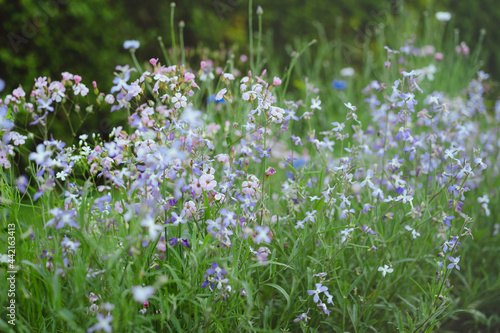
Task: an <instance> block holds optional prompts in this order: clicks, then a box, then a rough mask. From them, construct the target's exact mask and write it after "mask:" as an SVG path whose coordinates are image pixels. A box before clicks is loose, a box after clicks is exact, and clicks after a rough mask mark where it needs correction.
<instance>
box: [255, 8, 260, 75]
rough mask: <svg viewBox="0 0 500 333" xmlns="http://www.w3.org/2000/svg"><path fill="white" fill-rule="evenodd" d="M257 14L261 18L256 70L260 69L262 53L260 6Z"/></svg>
mask: <svg viewBox="0 0 500 333" xmlns="http://www.w3.org/2000/svg"><path fill="white" fill-rule="evenodd" d="M257 14H258V18H259V36H258V40H257V63H256V64H255V66H256V70H257V71H259V70H260V69H259V67H260V58H261V54H262V49H261V42H262V8H260V6H259V8H258V9H257Z"/></svg>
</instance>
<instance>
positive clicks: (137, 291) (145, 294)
mask: <svg viewBox="0 0 500 333" xmlns="http://www.w3.org/2000/svg"><path fill="white" fill-rule="evenodd" d="M131 292H132V297H133V298H134V301H136V302H138V303H142V304H144V302H146V301H147V300H148V299H149V298H150V297H151V296H153V295H154V293H155V288H154V287H151V286H147V287H143V286H133V287H132V289H131Z"/></svg>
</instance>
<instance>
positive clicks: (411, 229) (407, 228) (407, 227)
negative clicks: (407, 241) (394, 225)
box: [405, 225, 420, 239]
mask: <svg viewBox="0 0 500 333" xmlns="http://www.w3.org/2000/svg"><path fill="white" fill-rule="evenodd" d="M405 229H406V230H408V231H411V236H412V237H413V239H416V238H417V237H420V233H418V232H417V231H416V230H415V229H413V228H412V227H410V226H409V225H406V226H405Z"/></svg>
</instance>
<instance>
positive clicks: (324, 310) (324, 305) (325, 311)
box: [316, 302, 331, 316]
mask: <svg viewBox="0 0 500 333" xmlns="http://www.w3.org/2000/svg"><path fill="white" fill-rule="evenodd" d="M316 306H317V307H320V308H321V310H323V312H324V313H325V314H326V315H327V316H329V315H330V313H331V311H330V310H328V308H327V307H326V304H325V303H321V302H320V303H319V304H318V305H316Z"/></svg>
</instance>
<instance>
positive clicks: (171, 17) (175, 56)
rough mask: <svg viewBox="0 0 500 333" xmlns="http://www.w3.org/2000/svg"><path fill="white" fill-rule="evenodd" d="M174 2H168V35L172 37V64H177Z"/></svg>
mask: <svg viewBox="0 0 500 333" xmlns="http://www.w3.org/2000/svg"><path fill="white" fill-rule="evenodd" d="M174 13H175V2H172V3H171V4H170V36H171V37H172V49H173V50H174V64H175V65H177V45H176V44H175V29H174Z"/></svg>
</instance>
